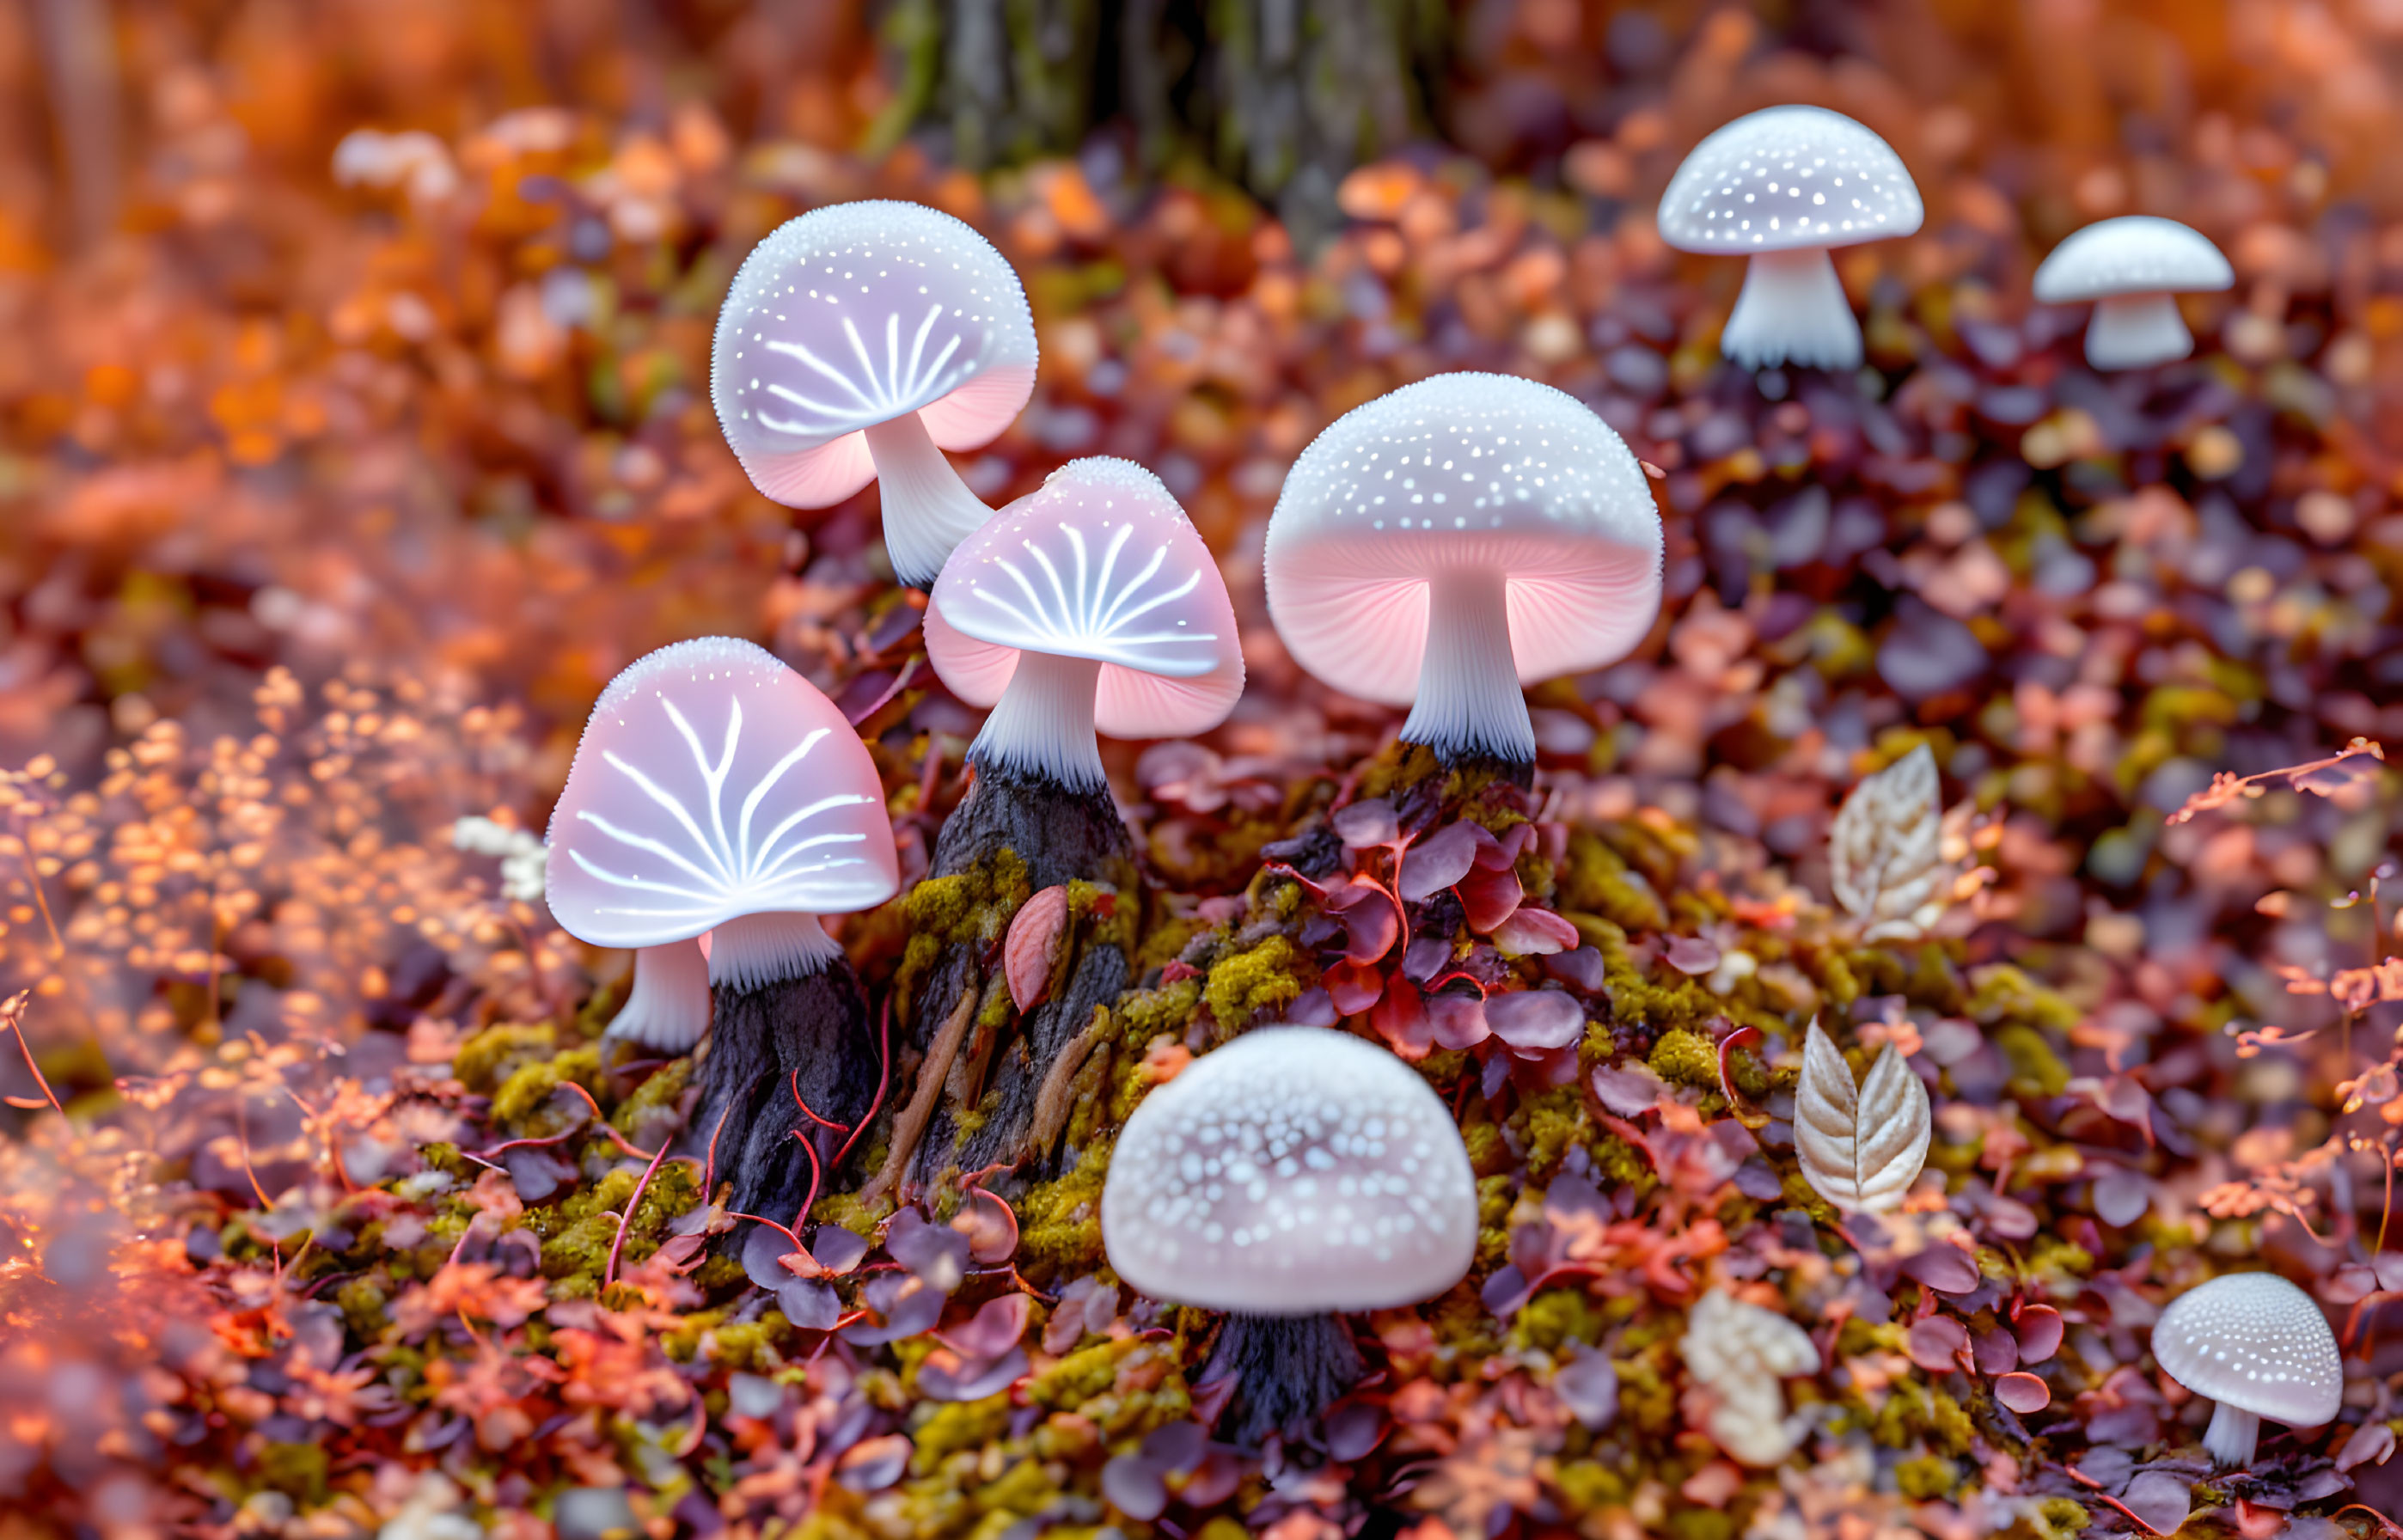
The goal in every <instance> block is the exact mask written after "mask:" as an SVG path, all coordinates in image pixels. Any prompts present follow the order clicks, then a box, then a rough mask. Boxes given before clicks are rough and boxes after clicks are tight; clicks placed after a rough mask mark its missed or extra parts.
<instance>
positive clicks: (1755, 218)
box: [1660, 106, 1926, 253]
mask: <svg viewBox="0 0 2403 1540" xmlns="http://www.w3.org/2000/svg"><path fill="white" fill-rule="evenodd" d="M1925 213H1926V211H1925V210H1924V208H1923V207H1922V205H1921V203H1920V201H1919V187H1918V185H1917V184H1916V183H1914V182H1912V181H1911V179H1910V172H1908V171H1906V170H1904V169H1903V164H1902V158H1901V157H1900V156H1898V155H1896V154H1895V153H1894V149H1893V147H1892V146H1889V145H1887V144H1886V142H1885V141H1884V140H1882V139H1881V138H1879V137H1878V136H1877V135H1876V134H1874V133H1872V132H1869V131H1868V129H1867V128H1865V127H1863V126H1862V125H1861V124H1859V123H1856V122H1854V120H1853V119H1851V118H1847V117H1845V116H1844V115H1843V114H1842V113H1840V112H1829V111H1828V110H1827V108H1825V107H1804V106H1785V107H1768V108H1764V109H1763V110H1761V111H1759V112H1754V113H1746V114H1745V115H1744V116H1743V117H1742V118H1737V119H1736V120H1735V121H1734V122H1732V123H1727V124H1723V125H1721V126H1720V127H1719V128H1718V129H1716V130H1715V131H1714V132H1712V133H1711V134H1710V136H1709V137H1707V138H1705V139H1704V140H1703V141H1702V143H1701V144H1699V145H1696V146H1694V148H1693V153H1691V154H1689V155H1688V156H1687V157H1686V160H1685V163H1684V164H1682V165H1680V166H1679V167H1678V168H1677V173H1676V174H1675V175H1674V176H1673V177H1671V178H1670V179H1669V189H1668V190H1667V191H1666V192H1664V193H1662V194H1661V195H1660V239H1661V240H1663V241H1666V242H1667V243H1669V244H1671V245H1673V246H1674V247H1676V248H1677V249H1678V250H1680V251H1703V252H1727V253H1741V252H1757V251H1790V250H1794V249H1796V248H1798V247H1803V246H1849V245H1854V244H1856V243H1859V242H1863V241H1882V240H1885V239H1886V238H1887V237H1889V236H1896V235H1909V234H1910V233H1911V232H1912V231H1913V230H1915V229H1919V222H1920V220H1921V219H1922V218H1924V217H1925Z"/></svg>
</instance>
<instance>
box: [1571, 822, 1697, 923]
mask: <svg viewBox="0 0 2403 1540" xmlns="http://www.w3.org/2000/svg"><path fill="white" fill-rule="evenodd" d="M1554 882H1555V886H1556V891H1557V894H1558V897H1559V902H1560V906H1561V908H1563V909H1579V910H1583V911H1584V912H1586V913H1589V914H1592V915H1595V916H1598V917H1600V918H1601V919H1604V920H1607V921H1609V922H1610V923H1613V924H1615V925H1617V926H1618V927H1619V928H1620V929H1621V930H1623V931H1657V930H1660V929H1661V928H1663V927H1664V926H1666V925H1667V924H1668V923H1669V911H1668V909H1667V908H1666V907H1665V906H1664V905H1663V904H1662V903H1661V902H1660V894H1659V893H1658V892H1656V891H1655V890H1654V888H1653V885H1652V883H1651V882H1650V881H1647V880H1646V878H1645V877H1644V876H1643V875H1642V874H1641V873H1639V872H1637V871H1635V870H1634V869H1633V868H1632V867H1630V866H1629V865H1628V863H1627V860H1626V858H1625V857H1624V856H1622V855H1620V854H1619V853H1618V852H1617V851H1615V850H1613V849H1611V848H1610V847H1609V846H1608V845H1606V844H1604V842H1603V841H1602V839H1600V837H1598V836H1596V835H1594V834H1593V833H1591V832H1590V831H1589V830H1585V829H1577V830H1574V831H1572V832H1571V833H1570V835H1569V843H1568V859H1567V860H1566V861H1565V862H1564V863H1563V866H1562V868H1561V870H1560V871H1559V872H1557V873H1556V874H1554Z"/></svg>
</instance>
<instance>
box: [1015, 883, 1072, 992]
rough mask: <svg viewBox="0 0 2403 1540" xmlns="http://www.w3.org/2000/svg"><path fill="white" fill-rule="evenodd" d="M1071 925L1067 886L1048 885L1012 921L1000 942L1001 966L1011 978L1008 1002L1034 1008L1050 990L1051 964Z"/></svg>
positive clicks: (1029, 900)
mask: <svg viewBox="0 0 2403 1540" xmlns="http://www.w3.org/2000/svg"><path fill="white" fill-rule="evenodd" d="M1067 928H1068V890H1067V889H1066V888H1063V887H1050V888H1045V889H1044V890H1043V891H1042V892H1041V893H1038V894H1036V895H1035V896H1034V897H1032V898H1029V899H1028V900H1027V901H1026V902H1025V904H1024V905H1022V906H1021V908H1020V909H1019V911H1018V913H1017V914H1016V915H1015V916H1013V917H1012V918H1011V920H1010V922H1009V935H1008V936H1007V938H1006V939H1005V940H1004V941H1003V942H1002V945H1001V970H1002V975H1003V977H1004V978H1007V979H1008V980H1009V1003H1010V1004H1011V1005H1013V1006H1017V1007H1018V1008H1019V1009H1020V1010H1021V1011H1029V1010H1033V1009H1034V1008H1035V1006H1039V1005H1041V1004H1042V1003H1043V997H1044V996H1045V995H1047V994H1049V993H1050V992H1051V964H1052V960H1053V959H1054V958H1055V957H1056V956H1057V955H1058V953H1059V950H1060V937H1061V936H1062V935H1063V933H1064V932H1065V931H1066V930H1067Z"/></svg>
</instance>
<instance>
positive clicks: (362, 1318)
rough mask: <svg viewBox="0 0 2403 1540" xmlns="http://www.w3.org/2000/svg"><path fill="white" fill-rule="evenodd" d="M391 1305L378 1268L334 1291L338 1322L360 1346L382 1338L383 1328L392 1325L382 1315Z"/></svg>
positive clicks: (386, 1282) (388, 1319)
mask: <svg viewBox="0 0 2403 1540" xmlns="http://www.w3.org/2000/svg"><path fill="white" fill-rule="evenodd" d="M391 1303H392V1289H391V1287H390V1282H389V1280H387V1279H386V1278H385V1277H384V1274H383V1269H381V1268H378V1269H374V1270H372V1271H369V1272H363V1273H361V1274H359V1275H358V1276H357V1277H356V1278H354V1279H351V1280H350V1281H349V1282H347V1283H344V1284H343V1285H342V1286H341V1287H340V1288H339V1289H336V1290H335V1291H334V1304H335V1305H336V1306H337V1307H338V1308H339V1309H340V1311H341V1312H342V1319H343V1320H344V1321H346V1322H348V1323H349V1324H350V1327H351V1331H352V1332H353V1334H354V1335H355V1336H356V1337H357V1338H358V1339H360V1340H361V1341H363V1342H374V1341H377V1340H379V1339H382V1336H383V1334H384V1328H385V1327H387V1326H389V1325H391V1324H392V1320H391V1317H390V1316H388V1315H387V1314H386V1313H385V1311H386V1308H387V1307H389V1306H390V1305H391Z"/></svg>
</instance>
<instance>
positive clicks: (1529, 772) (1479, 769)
mask: <svg viewBox="0 0 2403 1540" xmlns="http://www.w3.org/2000/svg"><path fill="white" fill-rule="evenodd" d="M1433 752H1434V754H1435V759H1436V763H1437V764H1438V765H1440V766H1442V767H1443V768H1444V769H1445V770H1449V771H1451V772H1452V774H1454V775H1457V776H1459V777H1460V779H1461V784H1463V785H1464V786H1473V785H1475V784H1479V783H1480V782H1483V783H1491V782H1496V781H1498V782H1501V783H1502V784H1505V785H1511V786H1516V787H1518V788H1519V789H1520V790H1521V791H1532V790H1534V789H1535V761H1534V760H1532V759H1504V758H1501V757H1499V756H1495V755H1491V754H1480V753H1478V752H1476V751H1474V750H1469V751H1465V752H1462V753H1458V754H1452V753H1447V752H1445V751H1444V750H1442V749H1436V750H1434V751H1433Z"/></svg>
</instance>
